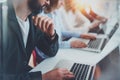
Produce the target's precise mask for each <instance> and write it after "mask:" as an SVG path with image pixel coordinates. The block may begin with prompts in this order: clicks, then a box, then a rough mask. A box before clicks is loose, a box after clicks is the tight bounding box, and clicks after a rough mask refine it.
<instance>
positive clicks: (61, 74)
mask: <svg viewBox="0 0 120 80" xmlns="http://www.w3.org/2000/svg"><path fill="white" fill-rule="evenodd" d="M72 78H74V75H73V73H72V72H70V71H68V70H67V69H63V68H57V69H54V70H52V71H49V72H47V73H45V74H43V75H42V80H70V79H72Z"/></svg>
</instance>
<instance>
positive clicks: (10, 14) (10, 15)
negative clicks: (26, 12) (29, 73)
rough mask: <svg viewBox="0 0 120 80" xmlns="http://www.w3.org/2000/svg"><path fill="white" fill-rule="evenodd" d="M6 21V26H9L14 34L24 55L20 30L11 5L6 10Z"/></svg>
mask: <svg viewBox="0 0 120 80" xmlns="http://www.w3.org/2000/svg"><path fill="white" fill-rule="evenodd" d="M8 20H9V22H8V25H10V26H9V27H10V28H11V30H12V31H13V32H14V33H15V34H16V37H17V38H18V40H19V42H20V45H21V46H22V47H21V48H22V50H23V51H24V53H26V51H25V47H24V43H23V37H22V33H21V29H20V26H19V23H18V21H17V18H16V14H15V11H14V8H13V6H12V5H11V6H10V7H9V9H8Z"/></svg>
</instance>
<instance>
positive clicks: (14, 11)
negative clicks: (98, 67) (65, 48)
mask: <svg viewBox="0 0 120 80" xmlns="http://www.w3.org/2000/svg"><path fill="white" fill-rule="evenodd" d="M46 5H49V0H8V26H7V31H6V33H5V34H6V35H7V36H5V37H6V42H5V43H3V50H2V51H3V52H2V54H3V58H2V68H1V69H0V70H2V71H1V73H0V80H65V79H70V78H73V77H74V76H73V74H72V73H71V72H69V71H68V70H67V69H62V68H60V69H54V70H51V71H49V72H47V73H45V74H42V73H41V72H40V71H38V72H29V71H30V70H31V69H32V68H31V67H30V66H28V61H29V59H30V55H31V52H32V50H33V49H34V48H35V46H37V47H38V48H39V49H40V50H41V51H42V52H44V53H45V54H46V55H48V56H50V57H52V56H55V55H56V53H57V50H58V36H57V34H56V32H55V30H54V25H53V22H52V20H51V19H50V18H48V17H44V16H40V15H39V16H35V15H36V14H37V13H38V12H39V11H41V10H42V7H45V6H46ZM0 65H1V64H0ZM46 66H47V64H46ZM1 75H2V76H1Z"/></svg>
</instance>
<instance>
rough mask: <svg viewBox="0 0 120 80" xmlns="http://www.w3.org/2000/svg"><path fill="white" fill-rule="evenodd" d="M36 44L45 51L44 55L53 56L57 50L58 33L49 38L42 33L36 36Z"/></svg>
mask: <svg viewBox="0 0 120 80" xmlns="http://www.w3.org/2000/svg"><path fill="white" fill-rule="evenodd" d="M37 37H38V36H37ZM36 45H37V47H38V48H39V49H40V50H41V51H42V52H43V53H45V55H47V56H49V57H53V56H55V55H56V53H57V51H58V35H57V34H56V36H55V38H54V39H53V40H51V39H50V38H49V37H48V36H47V35H46V34H44V33H43V34H42V35H41V36H39V37H38V39H37V44H36Z"/></svg>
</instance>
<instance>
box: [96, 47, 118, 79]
mask: <svg viewBox="0 0 120 80" xmlns="http://www.w3.org/2000/svg"><path fill="white" fill-rule="evenodd" d="M119 74H120V54H119V48H118V47H117V48H116V49H115V50H113V51H112V52H111V53H110V54H109V55H107V56H106V57H105V58H104V59H102V60H101V61H100V62H99V63H98V64H97V66H96V70H95V75H94V78H95V79H94V80H120V76H119Z"/></svg>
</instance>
